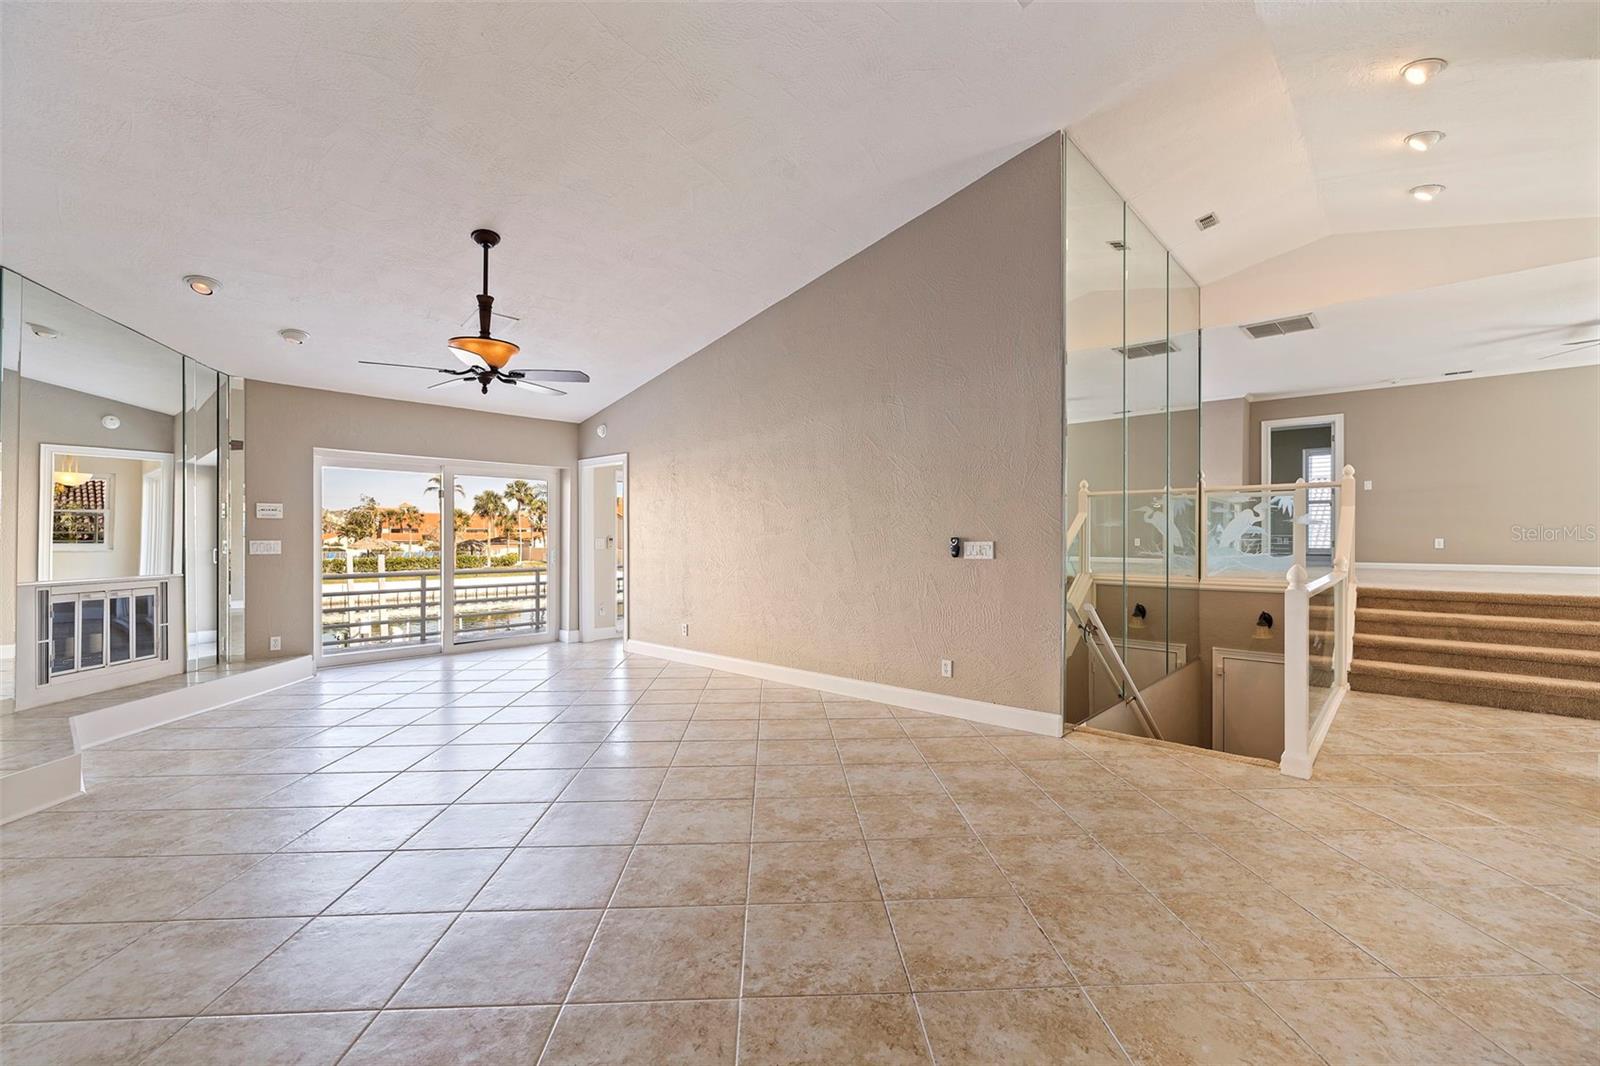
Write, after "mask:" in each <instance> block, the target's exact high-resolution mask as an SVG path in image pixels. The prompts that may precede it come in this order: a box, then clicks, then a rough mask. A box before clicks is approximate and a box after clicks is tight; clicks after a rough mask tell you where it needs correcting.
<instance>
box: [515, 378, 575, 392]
mask: <svg viewBox="0 0 1600 1066" xmlns="http://www.w3.org/2000/svg"><path fill="white" fill-rule="evenodd" d="M510 384H512V385H515V386H516V387H517V388H519V389H537V390H538V391H539V392H542V393H546V394H547V395H550V396H565V395H566V393H564V392H562V391H561V390H560V389H552V388H551V387H550V386H549V385H541V384H539V383H538V382H537V381H521V380H517V381H513V382H510Z"/></svg>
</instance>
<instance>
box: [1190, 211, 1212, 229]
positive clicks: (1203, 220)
mask: <svg viewBox="0 0 1600 1066" xmlns="http://www.w3.org/2000/svg"><path fill="white" fill-rule="evenodd" d="M1194 224H1195V225H1196V226H1199V227H1200V228H1201V229H1210V228H1211V227H1212V226H1215V225H1216V224H1217V213H1216V212H1215V211H1211V212H1208V213H1206V214H1204V215H1201V216H1200V217H1199V218H1197V219H1195V220H1194Z"/></svg>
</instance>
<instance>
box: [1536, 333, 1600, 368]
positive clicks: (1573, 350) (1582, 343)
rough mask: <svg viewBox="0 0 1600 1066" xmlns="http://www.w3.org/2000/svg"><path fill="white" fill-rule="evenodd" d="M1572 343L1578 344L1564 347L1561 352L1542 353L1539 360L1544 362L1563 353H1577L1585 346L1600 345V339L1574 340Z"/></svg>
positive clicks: (1557, 357)
mask: <svg viewBox="0 0 1600 1066" xmlns="http://www.w3.org/2000/svg"><path fill="white" fill-rule="evenodd" d="M1572 343H1573V345H1576V347H1571V346H1569V347H1564V348H1562V349H1561V350H1560V351H1559V352H1551V353H1550V354H1549V355H1541V356H1540V357H1539V359H1538V361H1539V362H1541V363H1542V362H1544V361H1545V360H1546V359H1559V358H1561V357H1562V356H1563V355H1576V354H1578V353H1579V352H1581V351H1583V349H1585V348H1593V347H1595V346H1596V345H1600V339H1596V340H1592V341H1573V342H1572Z"/></svg>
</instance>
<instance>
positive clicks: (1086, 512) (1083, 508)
mask: <svg viewBox="0 0 1600 1066" xmlns="http://www.w3.org/2000/svg"><path fill="white" fill-rule="evenodd" d="M1078 513H1079V514H1081V515H1083V533H1082V534H1081V535H1080V536H1079V538H1078V573H1080V574H1087V573H1088V572H1089V558H1090V557H1089V542H1090V541H1091V540H1093V539H1094V513H1093V512H1092V511H1090V509H1089V482H1088V481H1087V480H1084V481H1080V482H1078Z"/></svg>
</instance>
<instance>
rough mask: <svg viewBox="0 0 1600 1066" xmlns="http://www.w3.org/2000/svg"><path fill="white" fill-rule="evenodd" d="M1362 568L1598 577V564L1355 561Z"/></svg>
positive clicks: (1357, 566) (1599, 569)
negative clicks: (1548, 564)
mask: <svg viewBox="0 0 1600 1066" xmlns="http://www.w3.org/2000/svg"><path fill="white" fill-rule="evenodd" d="M1363 570H1437V571H1453V572H1457V573H1463V574H1578V575H1580V576H1588V577H1600V566H1511V565H1504V566H1502V565H1500V564H1498V563H1357V564H1356V574H1357V575H1358V576H1359V575H1360V573H1361V571H1363Z"/></svg>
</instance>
